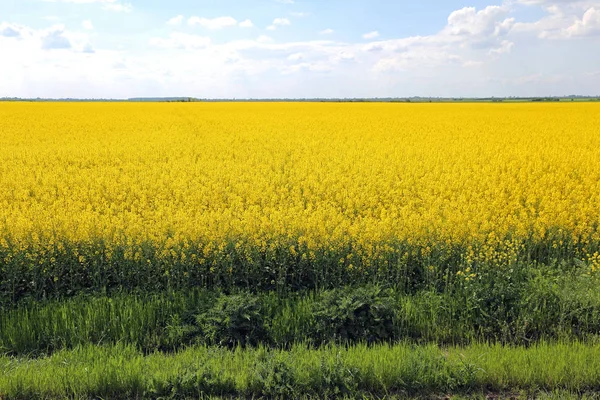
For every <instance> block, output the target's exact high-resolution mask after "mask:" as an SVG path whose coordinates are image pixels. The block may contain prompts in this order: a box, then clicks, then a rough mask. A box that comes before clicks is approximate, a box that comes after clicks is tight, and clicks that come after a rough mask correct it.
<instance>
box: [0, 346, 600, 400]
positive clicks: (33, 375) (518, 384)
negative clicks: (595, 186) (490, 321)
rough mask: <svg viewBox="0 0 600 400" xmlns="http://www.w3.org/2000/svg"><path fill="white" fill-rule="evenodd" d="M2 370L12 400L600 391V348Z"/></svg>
mask: <svg viewBox="0 0 600 400" xmlns="http://www.w3.org/2000/svg"><path fill="white" fill-rule="evenodd" d="M0 371H2V374H0V398H6V399H32V398H67V397H68V398H158V397H169V396H173V397H177V398H182V397H186V396H187V397H190V398H198V397H199V396H201V395H214V396H246V397H252V396H254V397H260V396H282V397H287V398H290V397H300V396H306V395H317V396H321V397H325V396H340V397H341V396H343V395H347V396H359V395H366V396H379V397H382V396H386V395H388V396H392V395H393V396H400V395H404V396H417V395H418V396H427V395H440V394H453V393H456V394H461V395H477V394H482V393H521V394H523V395H533V394H536V393H546V394H547V393H550V394H552V392H556V393H563V394H583V393H586V392H589V393H591V392H594V391H598V390H600V345H585V344H581V343H570V344H547V343H538V344H536V345H534V346H531V347H528V348H524V347H510V346H508V347H507V346H501V345H498V344H496V345H488V344H473V345H471V346H468V347H449V348H438V347H436V346H433V345H427V346H413V345H410V344H397V345H394V346H388V345H375V346H367V345H364V344H363V345H361V344H358V345H355V346H350V347H346V346H327V347H324V348H321V349H310V348H308V347H306V346H301V345H298V346H294V347H293V348H291V349H290V350H289V351H282V350H272V349H267V348H262V347H259V348H246V349H241V348H237V349H234V350H232V351H230V350H226V349H223V348H213V347H203V346H200V347H192V348H188V349H185V350H182V351H180V352H177V353H175V354H162V353H154V354H150V355H146V356H145V355H143V354H142V353H140V352H139V351H137V350H136V349H135V348H133V347H130V346H125V345H117V346H107V347H98V346H84V347H78V348H76V349H74V350H70V351H60V352H57V353H55V354H53V355H52V356H50V357H48V358H41V359H35V360H32V359H27V358H7V357H4V358H0Z"/></svg>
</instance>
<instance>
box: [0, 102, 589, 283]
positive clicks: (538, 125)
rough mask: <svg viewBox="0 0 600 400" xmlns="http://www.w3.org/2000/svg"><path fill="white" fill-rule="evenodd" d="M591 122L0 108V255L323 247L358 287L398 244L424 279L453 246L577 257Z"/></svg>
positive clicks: (280, 111)
mask: <svg viewBox="0 0 600 400" xmlns="http://www.w3.org/2000/svg"><path fill="white" fill-rule="evenodd" d="M599 116H600V105H599V104H593V103H590V104H503V105H497V104H423V105H418V104H309V103H288V104H283V103H282V104H277V103H270V104H259V103H247V104H237V103H236V104H225V103H222V104H208V103H207V104H203V103H192V104H179V103H172V104H131V103H95V104H75V103H71V104H68V103H62V104H41V103H29V104H24V103H19V104H11V103H2V104H0V160H1V162H0V251H1V253H0V254H3V255H4V256H3V257H5V258H6V257H9V258H10V257H12V256H13V255H14V254H16V253H19V254H28V252H35V253H36V257H34V259H39V258H40V254H41V255H42V256H43V254H48V255H49V256H48V257H50V255H54V254H55V253H56V252H55V250H57V249H59V250H60V249H61V248H62V246H65V245H66V244H69V245H70V246H72V247H71V248H70V250H69V251H73V252H75V253H74V254H76V257H77V258H76V260H78V261H79V262H80V263H81V265H82V268H83V267H85V266H86V265H87V264H88V260H89V259H91V258H94V259H95V258H97V257H98V254H97V253H96V254H88V252H89V251H88V250H86V249H87V248H86V244H87V243H92V242H97V241H101V242H102V243H104V245H105V252H106V253H105V254H103V255H102V257H107V258H110V257H111V256H112V253H111V252H112V251H113V249H114V248H116V247H119V246H120V247H119V248H123V249H125V250H124V253H123V257H124V258H125V259H128V260H132V261H135V262H138V263H140V265H143V264H144V263H148V264H149V263H151V262H154V260H153V257H154V258H156V257H158V258H159V259H162V260H169V262H179V263H197V264H203V263H206V262H207V260H209V259H211V260H214V259H215V257H217V256H216V255H218V257H219V262H223V263H230V264H231V265H233V266H234V268H235V265H239V264H240V263H244V262H245V263H248V264H260V262H261V255H263V254H265V253H273V254H275V253H277V252H285V253H286V254H287V256H289V257H293V258H294V259H298V260H300V261H299V262H301V261H302V260H304V261H306V262H314V261H315V260H316V259H317V258H318V257H319V254H323V251H324V249H325V250H326V251H329V252H330V253H331V254H335V257H336V258H335V259H334V260H333V261H332V263H335V264H339V265H340V266H341V268H342V269H344V270H353V271H358V272H357V273H359V272H360V269H361V268H367V269H368V268H369V267H372V266H378V265H380V264H381V263H382V262H383V261H382V260H384V259H385V257H387V256H389V255H390V254H394V255H395V260H398V262H401V261H402V260H406V259H407V257H408V255H407V254H406V253H405V251H406V246H408V247H410V248H414V249H419V254H420V257H421V258H422V260H423V262H424V263H425V264H424V265H433V264H436V259H440V257H442V258H443V257H446V258H447V257H449V256H448V254H446V253H445V252H451V249H453V248H461V249H464V251H463V253H462V257H463V260H464V262H465V266H471V265H474V264H476V263H488V264H499V265H501V264H505V263H510V262H513V261H514V260H515V259H516V258H517V257H518V255H519V254H522V253H523V248H525V247H527V246H530V245H531V244H538V243H546V244H547V245H548V247H549V249H550V250H549V251H553V250H552V249H554V251H556V252H558V253H560V252H561V251H564V252H571V253H573V252H575V251H579V250H577V249H583V250H581V251H592V252H593V250H594V249H595V248H597V245H598V243H600V230H599V229H598V226H599V223H600V213H599V212H598V210H600V168H599V166H600V134H599V131H598V127H599V126H600V118H599ZM148 243H150V244H152V245H153V246H154V247H153V248H154V249H155V250H156V252H154V253H151V254H150V253H148V252H146V251H145V250H144V249H145V247H144V246H145V245H146V244H148ZM199 243H201V244H202V245H201V246H199V245H198V244H199ZM232 243H233V245H231V246H234V247H228V246H230V244H232ZM394 243H404V244H406V246H405V247H404V248H400V247H398V246H395V245H394ZM73 246H74V247H73ZM2 249H4V250H2ZM190 249H193V251H192V250H190ZM94 251H97V250H94ZM44 252H46V253H44ZM571 253H569V254H571ZM444 254H446V255H444ZM533 256H535V255H533ZM228 257H229V258H228ZM42 258H43V257H42ZM234 271H235V270H234ZM167 272H168V271H167ZM229 272H230V273H231V272H232V271H231V270H229Z"/></svg>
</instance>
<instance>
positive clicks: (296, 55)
mask: <svg viewBox="0 0 600 400" xmlns="http://www.w3.org/2000/svg"><path fill="white" fill-rule="evenodd" d="M303 58H304V54H302V53H294V54H290V55H289V56H288V57H287V59H288V60H290V61H299V60H302V59H303Z"/></svg>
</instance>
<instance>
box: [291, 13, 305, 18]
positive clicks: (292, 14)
mask: <svg viewBox="0 0 600 400" xmlns="http://www.w3.org/2000/svg"><path fill="white" fill-rule="evenodd" d="M290 15H291V16H292V17H297V18H303V17H308V16H309V15H310V13H307V12H303V11H292V12H291V13H290Z"/></svg>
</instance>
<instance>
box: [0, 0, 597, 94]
mask: <svg viewBox="0 0 600 400" xmlns="http://www.w3.org/2000/svg"><path fill="white" fill-rule="evenodd" d="M80 1H81V2H86V1H83V0H80ZM499 1H500V0H499ZM87 2H90V1H87ZM96 3H98V4H100V5H101V6H104V5H106V4H109V3H111V4H112V3H118V4H122V3H120V2H119V1H97V2H96ZM534 3H535V4H534ZM584 3H585V2H584V1H575V2H568V1H560V0H557V1H554V2H552V1H542V0H539V1H538V0H530V1H529V2H528V1H527V0H521V1H519V2H515V1H513V2H510V3H509V0H505V2H504V3H503V4H504V5H495V6H489V7H484V8H481V9H478V8H472V7H465V8H462V9H459V10H455V11H454V12H452V13H449V15H448V19H447V22H446V24H444V25H443V26H440V27H439V29H438V30H437V33H433V34H429V35H424V36H409V37H399V38H391V39H385V40H384V39H381V38H379V37H378V35H373V36H371V38H366V41H364V40H357V41H356V42H354V43H352V42H341V41H337V40H334V39H332V40H315V41H294V42H290V41H287V42H286V41H280V40H273V39H272V38H271V37H268V36H266V35H262V36H259V37H257V38H255V39H243V40H241V39H238V40H230V41H228V42H213V41H211V39H210V38H209V37H208V36H207V34H197V35H196V34H190V33H189V32H188V33H186V32H182V31H179V29H177V28H172V29H168V30H166V31H160V30H159V31H157V32H162V33H161V34H160V36H158V35H159V34H158V33H156V35H157V37H154V38H151V39H148V42H147V44H148V46H147V47H146V48H143V49H140V48H139V47H136V49H137V51H135V52H130V51H128V50H129V48H128V47H127V46H128V45H132V43H133V42H134V41H133V40H131V41H130V43H128V39H127V38H124V40H123V49H116V48H115V49H112V50H110V49H102V48H100V49H94V47H93V46H92V45H91V41H90V37H93V38H96V37H97V35H101V32H100V33H95V34H92V32H90V31H86V30H76V31H69V30H68V29H66V28H65V27H64V26H60V25H57V26H54V27H50V28H48V29H33V28H30V27H26V26H21V25H17V24H14V23H8V22H6V23H0V53H1V54H3V56H4V55H6V56H7V57H9V58H10V59H11V60H15V61H14V62H11V63H0V96H2V95H19V96H26V95H29V96H32V97H36V96H41V97H43V96H50V97H60V96H61V95H62V96H73V97H119V96H125V97H133V96H168V95H181V94H182V93H185V95H189V96H197V97H216V98H220V97H237V98H243V97H254V98H260V97H302V96H306V97H320V96H321V97H356V96H358V97H360V96H365V97H369V96H374V97H375V96H379V97H385V96H410V95H424V96H427V95H440V96H443V95H449V96H465V97H467V96H474V95H475V96H490V95H497V96H501V95H532V94H533V95H535V94H536V93H540V92H541V93H544V94H564V93H563V91H564V92H565V93H566V94H571V93H577V94H589V93H590V92H600V79H599V78H598V75H597V72H596V71H597V70H598V68H597V65H599V64H600V62H599V61H600V56H597V55H595V53H594V52H591V51H589V49H594V48H598V47H599V46H600V43H599V42H598V41H599V40H600V35H596V27H597V20H596V18H597V11H596V10H598V9H600V7H595V6H593V5H592V6H589V4H584ZM575 4H577V5H576V6H575ZM586 6H588V7H587V8H586ZM518 7H540V10H541V11H542V13H543V16H542V17H541V18H539V19H538V21H534V22H531V23H528V24H530V25H526V24H523V23H522V22H520V21H518V20H515V18H518V15H519V14H518V12H515V10H518ZM590 10H591V11H590ZM172 20H174V21H173V23H171V24H170V25H172V26H174V27H175V26H180V25H181V24H183V23H184V22H185V21H186V18H185V17H184V16H176V17H174V18H172ZM286 20H287V23H286V22H285V21H286ZM246 21H247V20H236V19H235V18H233V17H219V18H201V17H191V18H189V19H187V22H188V23H190V25H192V26H199V27H203V28H205V29H223V28H227V27H236V26H237V27H243V26H245V25H247V26H248V27H250V23H251V21H249V22H246ZM276 21H277V22H276ZM540 21H542V22H540ZM168 22H169V21H167V23H168ZM291 23H292V21H290V20H289V19H286V18H278V19H275V20H273V23H272V26H274V27H275V28H278V27H284V26H287V25H290V24H291ZM252 25H254V24H252ZM184 29H189V28H184ZM184 29H181V30H184ZM326 31H327V30H326ZM326 31H322V32H323V34H327V33H326ZM313 32H314V31H313ZM541 32H549V33H547V34H545V36H544V35H542V34H541ZM386 36H387V34H386ZM559 37H560V38H562V40H556V41H553V42H551V43H549V44H544V40H546V39H549V38H559ZM322 38H323V39H325V38H328V37H325V36H323V37H322ZM331 38H333V36H331ZM540 38H541V39H540ZM57 49H59V50H57ZM125 49H127V50H125ZM557 54H558V55H560V56H557ZM566 58H568V62H565V59H566ZM569 77H571V78H569ZM536 90H537V91H538V92H536Z"/></svg>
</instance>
